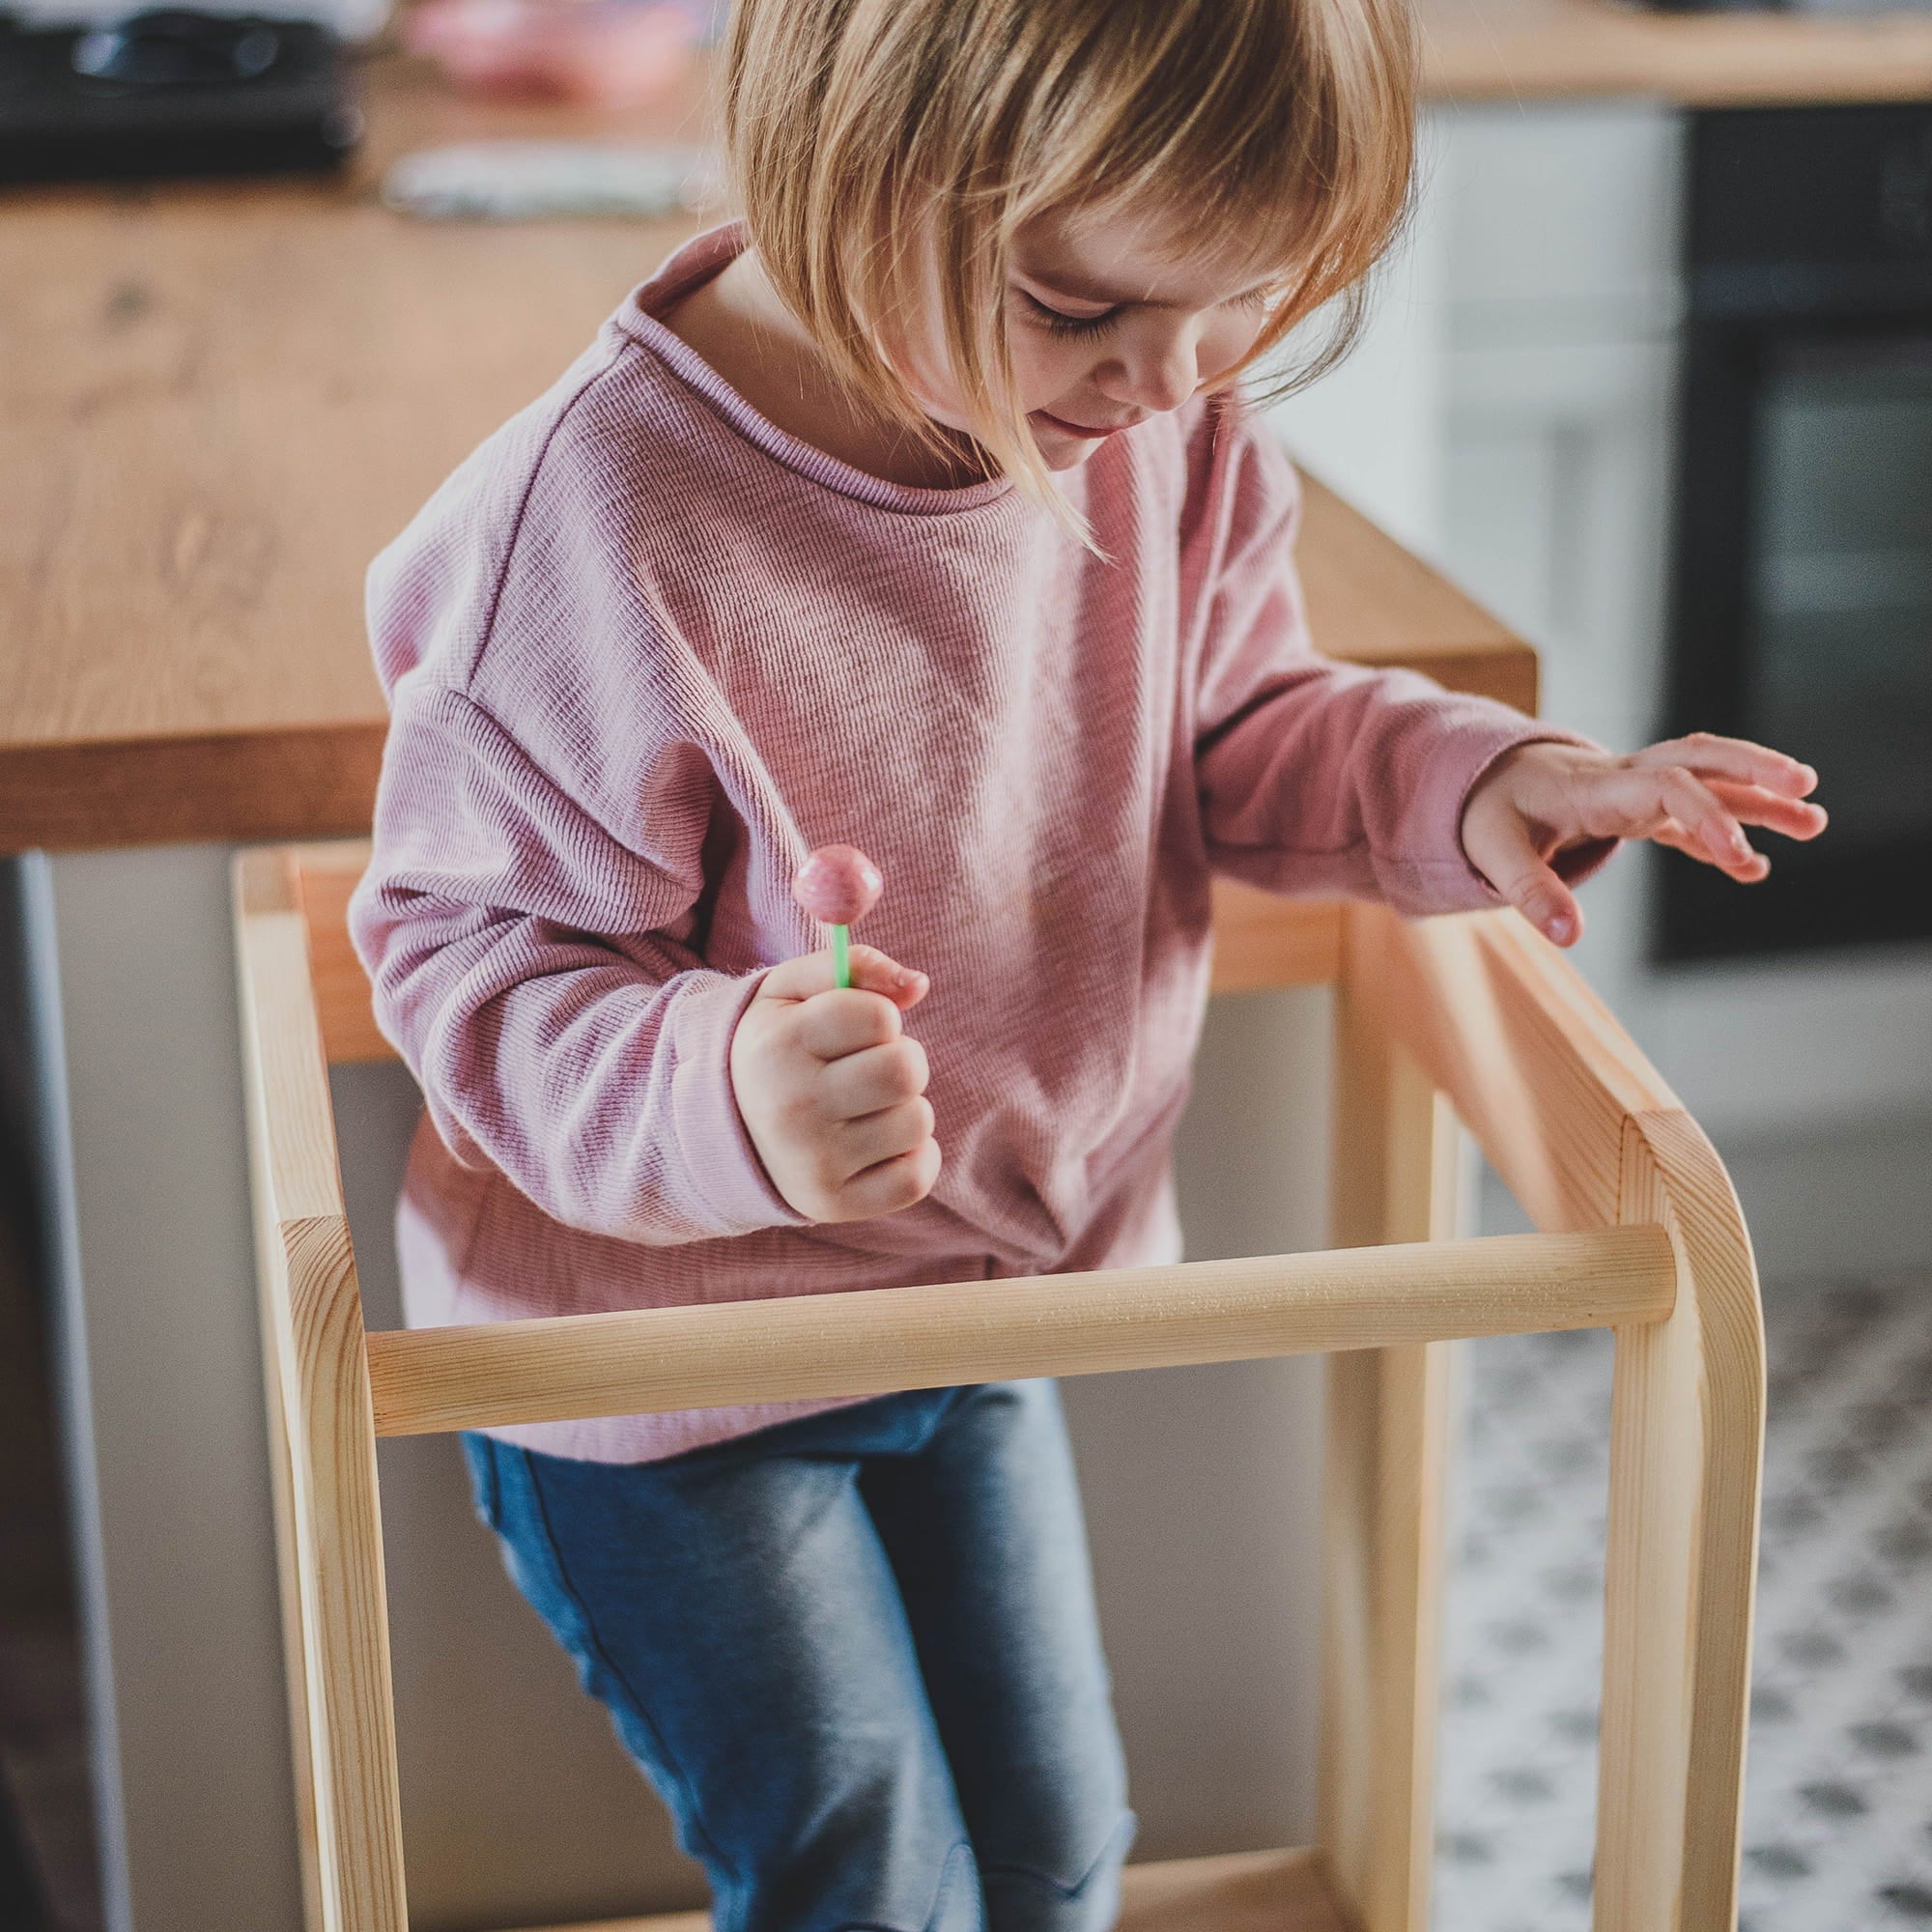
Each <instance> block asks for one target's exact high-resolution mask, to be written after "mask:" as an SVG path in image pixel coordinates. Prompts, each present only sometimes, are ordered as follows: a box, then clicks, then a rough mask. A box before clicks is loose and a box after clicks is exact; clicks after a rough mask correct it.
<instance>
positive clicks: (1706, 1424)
mask: <svg viewBox="0 0 1932 1932" xmlns="http://www.w3.org/2000/svg"><path fill="white" fill-rule="evenodd" d="M1624 1150H1625V1159H1624V1174H1623V1182H1622V1190H1621V1211H1622V1214H1623V1218H1624V1219H1625V1220H1626V1221H1629V1222H1632V1223H1637V1222H1651V1223H1658V1222H1662V1223H1663V1224H1665V1225H1666V1226H1667V1227H1668V1228H1669V1230H1670V1233H1671V1236H1672V1239H1673V1241H1674V1242H1675V1244H1676V1248H1677V1254H1678V1259H1679V1264H1680V1267H1681V1270H1682V1276H1681V1287H1680V1290H1679V1294H1678V1301H1677V1307H1676V1310H1675V1312H1674V1313H1673V1315H1672V1316H1671V1318H1670V1320H1669V1321H1664V1322H1662V1323H1657V1324H1654V1325H1651V1326H1648V1327H1643V1328H1619V1329H1618V1330H1617V1362H1616V1381H1615V1392H1614V1396H1613V1399H1612V1414H1611V1424H1610V1428H1611V1455H1610V1524H1609V1553H1608V1565H1607V1586H1606V1591H1605V1619H1604V1704H1603V1731H1602V1743H1601V1746H1600V1752H1601V1760H1600V1771H1599V1780H1598V1784H1599V1796H1598V1808H1597V1858H1596V1926H1597V1932H1665V1929H1666V1928H1667V1932H1729V1928H1730V1927H1732V1926H1734V1925H1735V1924H1736V1922H1737V1885H1738V1857H1739V1850H1740V1833H1741V1812H1742V1806H1743V1799H1744V1751H1745V1735H1746V1729H1747V1721H1748V1714H1749V1699H1750V1643H1751V1620H1752V1607H1753V1600H1754V1590H1755V1584H1756V1577H1757V1531H1758V1505H1759V1494H1760V1481H1761V1464H1762V1458H1763V1441H1764V1331H1763V1324H1762V1319H1761V1311H1760V1308H1759V1303H1758V1293H1757V1278H1756V1272H1755V1268H1754V1265H1753V1263H1752V1259H1751V1253H1750V1246H1749V1242H1748V1240H1747V1236H1746V1234H1745V1227H1744V1220H1743V1217H1742V1215H1741V1214H1740V1212H1739V1210H1738V1205H1737V1200H1736V1197H1735V1195H1734V1194H1733V1193H1732V1190H1731V1185H1730V1181H1729V1179H1728V1178H1727V1177H1726V1175H1725V1174H1724V1171H1723V1168H1722V1167H1721V1166H1720V1165H1719V1161H1718V1158H1717V1155H1716V1154H1715V1153H1714V1152H1713V1151H1712V1150H1711V1146H1710V1143H1709V1142H1708V1141H1707V1140H1706V1139H1705V1138H1704V1136H1703V1135H1702V1134H1701V1133H1700V1132H1699V1131H1698V1130H1697V1128H1696V1126H1695V1125H1694V1124H1693V1123H1692V1122H1690V1119H1689V1118H1688V1117H1687V1116H1686V1115H1684V1114H1683V1113H1681V1112H1668V1111H1659V1112H1652V1113H1645V1114H1640V1115H1637V1116H1635V1117H1634V1118H1633V1119H1632V1120H1630V1121H1629V1122H1626V1124H1625V1129H1624ZM1665 1687H1668V1693H1666V1690H1665Z"/></svg>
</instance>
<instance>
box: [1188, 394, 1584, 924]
mask: <svg viewBox="0 0 1932 1932" xmlns="http://www.w3.org/2000/svg"><path fill="white" fill-rule="evenodd" d="M1222 434H1223V435H1224V436H1226V437H1227V439H1228V442H1227V446H1226V447H1225V449H1224V452H1223V458H1222V460H1223V461H1224V462H1225V463H1226V465H1227V466H1228V469H1227V472H1226V474H1225V475H1224V477H1223V478H1222V484H1223V489H1224V491H1225V493H1226V495H1225V511H1224V514H1225V516H1226V519H1227V523H1226V540H1225V544H1226V547H1225V550H1224V551H1223V553H1222V560H1221V564H1220V574H1219V577H1218V579H1217V582H1216V585H1215V591H1214V597H1213V602H1212V605H1211V611H1210V618H1209V625H1208V639H1207V641H1206V644H1205V647H1204V655H1203V672H1202V680H1201V688H1200V697H1199V711H1198V719H1199V725H1198V731H1197V736H1196V743H1195V758H1196V776H1197V781H1198V784H1199V789H1200V796H1201V803H1202V815H1203V821H1204V825H1205V828H1206V834H1207V839H1208V855H1209V859H1210V862H1211V863H1212V865H1213V867H1214V868H1215V869H1216V870H1217V871H1221V872H1225V873H1228V874H1231V875H1232V876H1234V877H1236V878H1240V879H1245V880H1247V881H1248V882H1249V883H1250V884H1253V885H1258V886H1262V887H1264V888H1266V889H1268V890H1270V891H1274V892H1280V893H1345V894H1350V895H1355V896H1358V897H1374V898H1380V899H1384V900H1386V901H1387V902H1388V903H1389V904H1390V905H1392V906H1394V907H1395V908H1396V909H1397V910H1398V911H1399V912H1403V913H1407V914H1422V913H1437V912H1455V911H1463V910H1470V909H1474V908H1476V907H1480V906H1488V905H1494V904H1497V903H1499V900H1498V897H1497V895H1496V894H1495V892H1494V891H1493V889H1492V887H1491V886H1490V884H1489V882H1488V881H1487V880H1486V879H1485V878H1484V877H1483V876H1482V874H1481V873H1479V872H1478V871H1477V870H1476V869H1475V868H1474V867H1472V866H1471V865H1470V864H1469V862H1468V860H1467V858H1466V857H1465V856H1464V854H1463V847H1462V842H1461V838H1460V830H1459V829H1460V826H1461V822H1462V815H1463V804H1464V802H1465V801H1466V799H1467V797H1468V795H1469V792H1470V790H1471V788H1472V787H1473V786H1474V784H1475V783H1476V781H1477V780H1478V779H1479V778H1481V776H1482V775H1483V773H1484V772H1485V771H1487V770H1488V769H1489V767H1490V766H1491V765H1492V763H1493V762H1494V761H1495V760H1496V759H1497V758H1498V757H1500V756H1501V755H1502V754H1503V753H1505V752H1507V751H1510V750H1511V749H1513V748H1514V747H1516V746H1518V745H1523V744H1530V743H1534V742H1536V741H1539V740H1556V741H1559V742H1565V743H1586V742H1588V741H1587V740H1582V739H1578V738H1577V736H1576V734H1574V733H1572V732H1568V731H1562V730H1555V729H1551V728H1550V727H1549V726H1548V725H1538V724H1535V723H1532V722H1531V721H1530V720H1529V719H1527V718H1524V717H1523V716H1522V715H1521V714H1520V712H1517V711H1513V710H1511V709H1510V708H1509V707H1508V706H1507V705H1503V704H1497V703H1494V702H1492V701H1491V700H1489V699H1487V698H1481V697H1471V696H1463V695H1462V694H1458V693H1452V692H1447V691H1444V690H1443V689H1442V688H1441V686H1439V685H1437V684H1435V682H1434V681H1433V680H1431V679H1429V678H1426V677H1422V676H1420V675H1418V674H1416V673H1414V672H1411V671H1401V670H1369V669H1365V668H1362V667H1360V666H1355V665H1346V664H1339V663H1335V662H1333V661H1330V660H1327V659H1323V658H1321V657H1318V656H1317V655H1316V654H1315V653H1314V651H1313V649H1312V648H1311V645H1310V641H1309V636H1308V626H1307V621H1306V618H1305V615H1304V613H1303V610H1302V604H1301V594H1300V588H1299V584H1298V582H1297V579H1296V577H1295V572H1294V566H1293V545H1294V536H1295V531H1296V527H1297V525H1298V522H1299V517H1300V507H1301V500H1300V489H1299V485H1298V482H1297V480H1296V478H1295V475H1294V471H1293V467H1292V466H1291V465H1290V464H1289V462H1288V460H1287V458H1286V457H1285V456H1283V455H1282V453H1281V452H1280V451H1279V449H1277V448H1276V447H1275V446H1274V444H1273V443H1272V441H1270V440H1268V438H1267V437H1266V436H1265V435H1264V433H1263V432H1261V431H1260V430H1258V429H1257V428H1256V427H1255V426H1254V425H1252V424H1251V423H1248V422H1244V421H1239V420H1238V419H1237V420H1236V422H1235V423H1234V424H1233V425H1232V426H1229V427H1224V429H1223V431H1222ZM1611 849H1612V847H1611V844H1610V843H1609V842H1608V841H1605V842H1603V843H1601V844H1599V845H1596V846H1592V847H1589V848H1582V849H1578V850H1577V851H1574V852H1571V853H1567V854H1565V855H1563V857H1562V860H1561V862H1560V864H1559V869H1560V870H1562V871H1563V872H1564V874H1565V875H1566V876H1567V877H1569V878H1572V879H1577V878H1581V877H1583V876H1584V875H1586V874H1587V873H1589V872H1591V871H1594V870H1596V869H1597V867H1599V866H1601V865H1602V864H1603V862H1604V860H1605V858H1607V857H1608V855H1609V852H1610V850H1611Z"/></svg>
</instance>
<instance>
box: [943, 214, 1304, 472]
mask: <svg viewBox="0 0 1932 1932" xmlns="http://www.w3.org/2000/svg"><path fill="white" fill-rule="evenodd" d="M1271 279H1272V277H1271V275H1270V274H1269V272H1268V270H1267V269H1266V268H1265V267H1264V266H1263V265H1262V264H1260V263H1258V262H1257V260H1256V259H1255V257H1254V255H1253V254H1252V253H1251V252H1250V251H1249V250H1248V249H1247V248H1245V247H1242V246H1238V245H1229V244H1225V243H1221V244H1217V243H1212V242H1208V243H1204V242H1203V241H1201V239H1200V238H1199V236H1198V235H1188V234H1186V233H1185V232H1184V228H1183V227H1182V225H1181V224H1179V223H1165V224H1163V223H1155V222H1151V221H1149V220H1147V219H1145V218H1141V217H1136V216H1134V215H1132V214H1129V213H1118V212H1106V211H1097V210H1089V211H1076V212H1072V213H1062V214H1056V215H1053V216H1050V217H1044V218H1042V219H1041V220H1039V221H1037V222H1033V223H1030V224H1028V225H1027V226H1026V227H1024V228H1022V229H1021V230H1020V233H1019V235H1018V237H1017V239H1016V243H1015V246H1014V249H1013V264H1012V274H1011V278H1010V281H1009V287H1008V291H1007V340H1008V343H1009V348H1010V354H1011V356H1012V366H1013V375H1014V379H1015V382H1016V384H1017V387H1018V390H1019V397H1020V403H1021V407H1022V408H1023V409H1024V410H1025V411H1026V412H1027V426H1028V427H1029V428H1030V429H1031V430H1032V432H1033V437H1034V441H1035V442H1036V444H1037V446H1038V449H1039V453H1040V455H1041V457H1042V458H1043V459H1044V461H1045V463H1046V466H1047V468H1048V469H1073V468H1075V467H1076V466H1077V465H1079V464H1082V463H1084V462H1086V460H1087V459H1088V458H1089V457H1090V456H1092V455H1093V453H1094V451H1095V450H1096V449H1098V448H1099V447H1100V445H1101V443H1102V442H1104V441H1105V440H1107V438H1108V437H1109V436H1111V435H1113V434H1115V433H1117V432H1118V431H1120V430H1123V429H1131V428H1132V427H1133V426H1134V425H1135V424H1136V423H1138V422H1145V421H1146V420H1147V418H1148V417H1149V416H1151V415H1159V414H1162V413H1163V412H1166V411H1169V410H1177V409H1179V407H1180V406H1181V404H1182V403H1184V402H1186V401H1187V399H1188V398H1189V397H1190V396H1192V395H1194V394H1195V393H1196V391H1197V390H1199V389H1200V388H1201V387H1202V386H1203V385H1204V384H1208V383H1210V382H1212V381H1213V379H1214V378H1215V377H1217V376H1220V375H1222V374H1224V373H1225V372H1226V371H1227V370H1229V369H1231V368H1232V367H1233V366H1234V365H1235V364H1236V362H1238V361H1239V360H1240V359H1241V357H1242V356H1243V355H1246V354H1247V353H1248V351H1249V350H1250V349H1251V348H1252V347H1253V346H1254V342H1255V338H1256V336H1257V335H1259V334H1260V332H1261V329H1262V326H1263V324H1264V322H1265V321H1266V319H1267V310H1266V305H1265V298H1266V292H1267V288H1268V284H1269V282H1270V280H1271ZM925 359H926V358H922V361H924V360H925ZM932 359H933V360H937V358H932ZM915 392H916V393H917V394H918V396H919V400H920V402H921V404H922V406H923V408H924V409H925V410H926V411H927V412H928V413H930V414H931V415H932V416H933V417H934V419H935V420H937V421H939V422H942V423H944V424H946V425H947V426H948V427H949V428H952V429H965V428H966V427H967V426H968V425H967V419H966V414H965V411H964V409H963V406H962V404H961V401H960V397H959V392H958V390H957V389H956V387H954V386H952V384H950V383H949V382H947V381H946V380H945V378H943V377H938V376H928V377H924V378H923V379H922V380H921V381H919V382H918V384H916V390H915Z"/></svg>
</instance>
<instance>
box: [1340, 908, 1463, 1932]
mask: <svg viewBox="0 0 1932 1932" xmlns="http://www.w3.org/2000/svg"><path fill="white" fill-rule="evenodd" d="M1384 923H1385V922H1384V921H1383V919H1382V917H1381V916H1380V915H1379V914H1378V913H1377V912H1376V911H1375V910H1374V909H1372V908H1368V907H1360V908H1358V907H1354V906H1350V907H1349V908H1348V912H1347V916H1346V921H1345V925H1344V942H1343V960H1342V968H1343V970H1342V978H1341V980H1340V981H1339V984H1338V989H1337V996H1336V1045H1335V1052H1336V1068H1335V1081H1336V1094H1335V1132H1334V1154H1333V1161H1334V1176H1333V1183H1332V1185H1333V1193H1334V1238H1335V1241H1336V1243H1337V1244H1338V1245H1339V1246H1370V1245H1376V1244H1379V1243H1384V1242H1389V1241H1406V1240H1421V1241H1426V1240H1432V1239H1442V1238H1445V1237H1446V1236H1449V1235H1450V1234H1452V1233H1453V1232H1454V1230H1453V1215H1454V1204H1455V1199H1456V1173H1455V1168H1456V1135H1455V1121H1454V1117H1453V1116H1452V1115H1451V1114H1450V1113H1449V1112H1448V1110H1447V1109H1446V1107H1444V1106H1443V1105H1442V1104H1441V1102H1440V1101H1439V1100H1438V1098H1437V1096H1436V1094H1435V1091H1434V1089H1433V1088H1432V1086H1431V1084H1430V1082H1429V1080H1428V1078H1427V1076H1426V1075H1425V1074H1424V1073H1423V1072H1422V1070H1421V1068H1420V1066H1419V1065H1417V1064H1416V1062H1415V1061H1414V1060H1413V1058H1412V1057H1411V1056H1410V1055H1409V1054H1407V1053H1406V1051H1405V1050H1404V1049H1403V1048H1402V1047H1401V1046H1400V1045H1399V1044H1397V1043H1396V1041H1395V1040H1394V1039H1393V1037H1391V1035H1390V1032H1389V1029H1388V1023H1387V1022H1388V998H1389V990H1390V982H1389V973H1388V967H1389V952H1388V949H1387V946H1386V944H1385V933H1384V931H1383V926H1384ZM1448 1372H1449V1354H1448V1349H1447V1346H1446V1345H1445V1344H1442V1343H1435V1344H1433V1345H1426V1346H1422V1347H1411V1348H1405V1349H1381V1350H1362V1351H1358V1352H1355V1353H1352V1354H1343V1355H1336V1356H1334V1357H1333V1358H1332V1359H1331V1360H1330V1362H1329V1364H1328V1457H1327V1474H1326V1522H1327V1526H1326V1552H1325V1561H1324V1573H1323V1580H1324V1590H1325V1593H1326V1602H1325V1605H1324V1633H1325V1634H1324V1654H1323V1661H1322V1714H1321V1788H1320V1806H1321V1817H1320V1828H1319V1829H1320V1835H1321V1844H1322V1847H1323V1849H1324V1850H1325V1851H1326V1852H1327V1854H1328V1856H1329V1858H1330V1860H1331V1861H1332V1863H1333V1868H1334V1875H1335V1882H1336V1889H1337V1891H1338V1894H1339V1895H1340V1897H1341V1899H1342V1900H1343V1903H1344V1905H1345V1907H1346V1908H1347V1909H1348V1910H1349V1912H1350V1914H1351V1915H1352V1916H1353V1918H1355V1920H1356V1921H1357V1922H1358V1923H1359V1925H1360V1926H1361V1927H1362V1932H1422V1928H1423V1927H1424V1926H1426V1925H1427V1923H1428V1917H1429V1882H1430V1869H1431V1853H1432V1845H1433V1839H1434V1809H1435V1731H1436V1707H1437V1685H1436V1677H1437V1662H1438V1649H1439V1634H1440V1627H1441V1569H1442V1548H1441V1538H1442V1490H1443V1473H1444V1463H1445V1460H1446V1450H1447V1435H1448V1415H1449V1406H1448Z"/></svg>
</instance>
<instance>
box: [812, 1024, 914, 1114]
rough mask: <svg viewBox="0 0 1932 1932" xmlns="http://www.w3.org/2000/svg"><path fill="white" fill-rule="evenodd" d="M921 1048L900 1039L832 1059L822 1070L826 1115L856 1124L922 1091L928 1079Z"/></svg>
mask: <svg viewBox="0 0 1932 1932" xmlns="http://www.w3.org/2000/svg"><path fill="white" fill-rule="evenodd" d="M929 1071H930V1069H929V1067H928V1065H927V1064H926V1058H925V1048H924V1047H923V1046H922V1045H920V1043H919V1041H918V1040H916V1039H907V1038H904V1037H900V1038H898V1039H894V1040H888V1041H887V1042H886V1043H885V1044H884V1045H883V1046H867V1047H864V1048H862V1049H861V1050H860V1051H859V1052H857V1053H848V1054H846V1055H845V1057H844V1058H843V1059H842V1060H835V1061H833V1062H832V1063H831V1065H829V1066H827V1067H826V1069H825V1076H824V1086H823V1088H822V1090H821V1091H822V1094H823V1102H824V1106H825V1111H826V1113H827V1114H828V1115H829V1116H830V1117H831V1118H832V1119H833V1120H835V1121H856V1120H859V1119H860V1118H862V1117H863V1116H864V1115H867V1114H875V1113H877V1112H878V1111H879V1109H880V1108H881V1107H896V1106H899V1105H900V1104H901V1103H903V1102H904V1101H907V1100H910V1099H912V1098H913V1097H914V1096H915V1095H916V1094H923V1093H924V1092H925V1083H926V1080H927V1078H928V1076H929Z"/></svg>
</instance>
